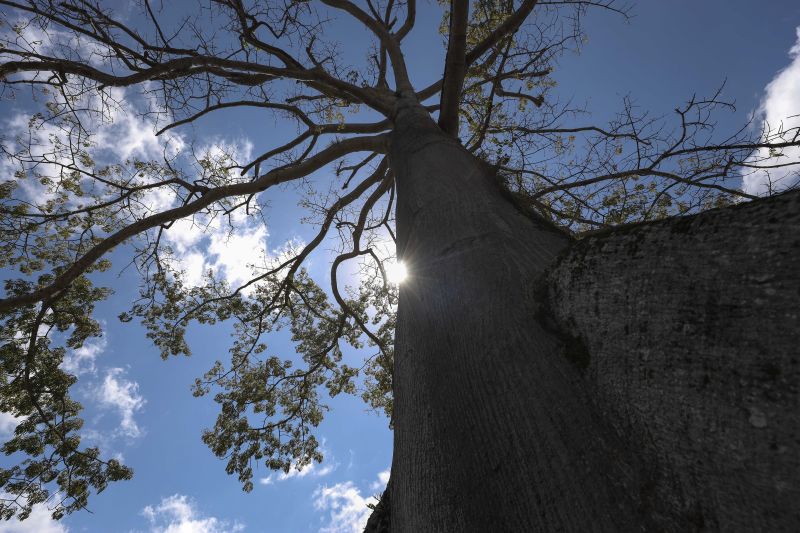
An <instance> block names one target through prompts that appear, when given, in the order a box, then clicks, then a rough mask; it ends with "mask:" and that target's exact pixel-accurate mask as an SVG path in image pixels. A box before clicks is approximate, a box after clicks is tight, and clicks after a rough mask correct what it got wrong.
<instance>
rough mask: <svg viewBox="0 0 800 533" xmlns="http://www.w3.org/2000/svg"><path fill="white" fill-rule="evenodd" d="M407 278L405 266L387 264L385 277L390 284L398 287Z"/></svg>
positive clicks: (399, 263) (398, 263) (400, 263)
mask: <svg viewBox="0 0 800 533" xmlns="http://www.w3.org/2000/svg"><path fill="white" fill-rule="evenodd" d="M407 276H408V272H407V270H406V265H404V264H403V263H402V261H401V262H397V263H394V262H392V263H388V264H387V265H386V277H387V278H389V282H390V283H394V284H395V285H400V284H401V283H403V281H404V280H405V279H406V277H407Z"/></svg>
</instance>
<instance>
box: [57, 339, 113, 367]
mask: <svg viewBox="0 0 800 533" xmlns="http://www.w3.org/2000/svg"><path fill="white" fill-rule="evenodd" d="M107 345H108V341H107V339H106V337H105V335H103V336H102V337H97V338H95V339H88V340H87V341H86V342H84V343H83V346H81V347H80V348H77V349H75V350H68V351H67V353H66V355H65V356H64V360H63V361H62V363H61V369H62V370H64V371H65V372H68V373H70V374H73V375H76V376H80V375H81V374H94V373H95V372H96V371H97V369H96V367H95V359H97V357H98V356H99V355H100V354H101V353H103V351H104V350H105V349H106V346H107Z"/></svg>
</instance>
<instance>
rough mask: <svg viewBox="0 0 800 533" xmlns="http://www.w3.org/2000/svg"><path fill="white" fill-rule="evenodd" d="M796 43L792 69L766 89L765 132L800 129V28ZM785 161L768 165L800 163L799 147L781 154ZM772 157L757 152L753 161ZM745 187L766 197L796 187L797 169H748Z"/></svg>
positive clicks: (762, 111) (791, 52)
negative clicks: (766, 130)
mask: <svg viewBox="0 0 800 533" xmlns="http://www.w3.org/2000/svg"><path fill="white" fill-rule="evenodd" d="M796 32H797V41H796V42H795V44H794V46H792V48H791V49H790V50H789V57H790V58H791V59H792V61H791V63H790V64H789V66H787V67H786V68H785V69H783V70H782V71H780V72H779V73H778V74H777V75H776V76H775V77H774V78H773V79H772V81H770V82H769V84H768V85H767V86H766V88H765V89H764V97H763V99H762V100H761V105H760V107H759V109H758V111H757V112H756V116H757V117H758V118H759V120H760V121H761V124H762V125H763V126H764V128H765V129H766V128H771V129H773V130H776V129H782V130H784V131H785V130H789V129H791V128H797V127H800V105H798V104H800V27H798V28H797V29H796ZM781 153H783V155H784V157H779V158H777V159H773V160H771V161H769V162H767V163H768V164H773V165H774V164H786V163H788V162H792V161H800V147H790V148H784V149H782V150H781ZM768 155H769V152H768V151H767V150H765V149H761V150H758V151H756V152H755V153H754V154H753V155H752V156H751V158H750V161H751V162H753V161H758V160H760V159H763V158H765V157H767V156H768ZM746 170H748V172H745V173H744V176H743V178H742V187H743V188H744V190H745V192H748V193H750V194H766V193H767V192H769V191H770V189H771V190H773V191H778V190H782V189H785V188H787V187H790V186H792V185H794V184H796V183H797V180H798V177H799V176H798V169H797V167H783V168H773V169H769V170H758V171H755V172H749V170H752V169H746Z"/></svg>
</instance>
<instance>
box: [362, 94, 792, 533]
mask: <svg viewBox="0 0 800 533" xmlns="http://www.w3.org/2000/svg"><path fill="white" fill-rule="evenodd" d="M394 123H395V128H394V130H393V133H392V139H391V150H390V159H391V165H392V168H393V170H394V172H395V176H396V182H397V192H398V196H397V202H398V203H397V238H398V256H399V257H400V258H401V259H402V261H404V262H405V264H406V268H407V270H408V273H409V275H408V278H407V280H406V281H405V282H404V284H403V286H402V288H401V291H400V300H399V305H398V316H397V330H396V342H395V362H394V391H393V392H394V427H395V430H394V439H395V441H394V457H393V462H392V472H391V490H387V491H386V493H385V495H384V496H385V498H384V499H385V505H383V506H382V508H383V512H384V516H386V517H388V518H387V519H386V520H383V519H382V520H381V524H383V525H382V526H381V527H383V528H386V527H387V526H386V524H387V523H388V530H390V531H392V532H393V533H400V532H425V531H436V532H442V531H453V532H462V531H492V532H501V531H514V532H522V531H525V532H529V531H530V532H533V531H541V532H551V531H575V532H590V531H609V532H619V531H698V530H702V529H704V528H705V529H708V528H709V527H710V528H714V527H722V526H723V525H727V524H728V522H724V521H722V520H720V519H719V518H718V517H717V518H714V519H712V518H711V516H712V515H711V514H709V513H707V506H708V505H710V504H709V503H708V501H710V499H713V498H711V497H704V496H703V495H702V494H701V493H700V491H701V490H702V489H703V486H702V479H704V478H698V477H697V474H692V473H686V476H689V477H690V478H691V479H692V480H698V479H699V480H700V482H698V483H695V485H691V483H690V484H689V485H691V486H692V487H696V488H697V490H694V491H692V490H689V489H686V488H685V485H686V483H684V477H685V476H684V473H683V472H680V471H679V470H680V469H681V468H683V467H684V466H685V465H687V464H688V463H687V462H686V461H683V462H681V461H678V462H675V463H670V462H668V461H667V460H665V459H663V457H662V456H664V455H670V454H671V449H670V446H672V445H673V442H678V441H679V440H680V439H678V438H677V437H674V436H672V432H680V431H685V429H684V428H685V426H682V425H681V424H680V422H682V421H685V419H686V417H691V416H695V414H694V411H697V410H702V409H703V408H704V406H703V405H702V404H697V403H693V404H691V405H692V407H693V409H694V411H692V410H691V409H690V410H689V411H687V412H682V414H676V413H672V414H670V415H667V416H664V417H662V419H664V420H665V421H664V423H663V424H661V425H658V424H656V425H657V429H658V431H656V429H651V428H649V427H648V426H646V425H642V424H641V421H640V420H639V419H638V418H634V416H633V414H631V413H630V412H629V411H631V410H634V409H635V408H634V407H633V406H635V405H638V404H637V403H636V399H634V398H632V395H633V394H635V391H633V389H628V388H627V387H628V385H627V383H628V382H630V381H631V379H632V378H630V377H629V374H630V373H631V372H628V374H623V375H624V377H625V378H626V379H628V382H625V380H624V379H622V378H620V380H619V382H620V383H621V384H620V385H619V386H618V387H617V388H616V389H613V390H612V391H610V392H607V391H602V389H605V388H606V387H607V386H608V384H607V382H606V381H603V379H601V378H599V377H597V374H598V373H603V372H605V371H606V367H604V366H602V365H601V364H600V362H601V361H602V359H601V358H600V357H599V356H597V355H595V351H596V350H598V349H599V348H598V346H600V347H605V348H603V349H606V350H607V352H602V353H612V354H615V356H616V352H615V351H614V350H615V346H614V342H616V341H612V342H609V341H608V340H604V339H605V334H604V333H603V332H602V330H600V329H599V326H597V327H595V325H594V324H595V323H593V322H590V321H581V320H583V319H582V315H583V314H585V309H584V307H582V305H584V304H585V302H586V301H588V300H586V298H588V296H587V295H590V297H591V298H596V294H597V292H596V291H594V290H593V289H586V288H584V287H583V286H579V285H574V284H573V282H572V281H571V278H569V277H568V276H569V275H570V273H571V272H572V271H573V266H572V265H573V264H574V263H575V262H576V261H578V262H579V261H581V260H582V261H584V262H585V261H588V260H589V259H588V257H589V256H590V255H592V253H591V252H587V253H586V254H584V255H583V256H581V257H582V258H583V259H573V257H574V256H573V255H572V254H574V253H580V252H579V251H576V250H581V249H583V248H585V247H586V246H588V245H587V244H586V242H590V241H585V242H581V243H579V244H577V245H576V244H574V243H573V241H572V240H571V239H570V238H569V237H567V236H566V235H565V234H563V233H562V232H560V231H559V230H558V229H556V228H554V227H552V226H551V225H549V224H547V223H546V222H544V221H541V220H536V219H535V218H532V217H530V216H526V215H525V214H524V213H523V212H521V211H520V210H519V209H517V208H516V207H515V206H514V204H513V203H512V202H511V201H509V200H508V199H507V197H506V196H504V194H503V193H502V190H501V188H500V187H499V186H498V185H497V182H496V180H494V179H493V177H492V175H491V171H490V169H488V168H487V167H486V166H485V165H484V164H482V163H481V162H480V161H478V160H476V159H475V158H474V157H473V156H472V155H471V154H469V153H468V152H467V151H466V150H465V149H464V148H463V147H462V146H460V145H459V144H458V142H457V141H456V140H455V139H453V138H452V137H450V136H448V135H446V134H445V133H443V132H442V131H441V130H440V129H439V128H438V127H437V126H436V124H435V123H434V122H433V121H432V120H431V118H430V117H429V115H428V113H427V112H426V111H425V110H424V109H422V108H421V107H420V106H419V105H417V104H415V103H413V102H409V103H407V104H406V105H405V106H403V107H401V108H400V109H399V110H398V113H397V115H396V117H395V119H394ZM666 224H667V225H669V224H671V223H666ZM676 224H678V223H677V222H676ZM600 240H602V239H601V238H600V237H595V238H594V239H593V240H592V241H591V242H596V241H597V242H599V241H600ZM720 246H721V245H720ZM559 257H561V258H562V259H561V260H560V263H558V265H557V266H554V265H555V262H556V260H557V259H558V258H559ZM592 257H596V260H597V261H606V260H607V261H608V263H609V264H612V263H613V264H614V265H615V267H614V268H615V269H616V273H617V275H618V278H617V279H618V280H620V279H621V280H623V281H617V282H616V283H623V284H624V283H626V282H625V281H624V280H626V279H642V278H644V279H646V277H647V274H646V272H645V271H640V270H631V271H630V272H626V271H625V269H621V268H620V264H621V263H620V258H619V252H616V253H614V254H610V255H609V259H606V252H596V253H595V254H594V255H593V256H592ZM612 258H613V259H612ZM624 258H625V259H627V258H629V255H627V254H626V255H625V256H624ZM548 268H549V269H551V270H550V272H548ZM592 268H594V267H591V268H589V267H587V268H585V271H584V272H585V274H584V275H585V276H586V280H585V285H586V286H589V285H591V283H592V282H593V278H592V274H591V269H592ZM613 270H614V269H609V270H608V274H607V277H606V278H602V279H603V280H605V281H604V282H605V283H606V284H608V285H609V286H608V287H605V288H602V287H601V286H600V285H598V290H606V291H608V295H607V296H606V297H607V298H608V299H610V301H611V300H613V297H612V296H611V294H612V291H613V290H615V289H616V288H618V286H616V287H615V286H614V285H613V284H614V283H615V281H614V279H615V278H614V277H613ZM547 283H550V284H552V286H551V287H548V285H547ZM597 283H600V279H599V278H598V280H597ZM675 290H676V291H679V290H683V289H680V288H678V289H675ZM587 291H588V292H587ZM562 293H570V294H573V295H574V296H573V299H569V298H564V302H565V303H563V304H562V302H561V301H560V299H561V298H562ZM676 294H677V292H676ZM795 294H796V291H795ZM652 296H653V295H650V294H647V293H646V291H644V292H641V293H639V294H638V295H637V296H636V297H637V298H643V299H645V300H651V303H650V304H649V305H651V307H652V309H658V304H659V301H658V295H655V296H656V298H655V299H653V298H652ZM633 297H634V296H633V295H631V298H633ZM593 301H594V300H592V302H593ZM637 301H638V300H637ZM598 309H599V308H598ZM595 311H596V312H595V314H594V315H591V316H593V317H596V316H598V315H597V312H599V311H597V309H595ZM608 311H609V313H611V314H610V315H608V316H607V317H606V318H605V321H606V322H603V324H606V323H609V322H613V321H614V320H615V318H614V313H616V312H617V310H615V309H614V308H612V307H609V308H608ZM579 315H580V316H579ZM626 316H627V317H628V318H626V320H629V321H630V323H631V324H634V323H636V324H638V323H637V322H635V321H636V320H640V319H639V318H637V317H635V316H632V315H631V316H628V315H626ZM654 316H666V315H663V314H662V315H654ZM587 320H588V319H587ZM795 320H796V315H795ZM598 324H599V323H598ZM617 326H619V324H617V325H616V326H615V327H617ZM712 326H713V324H712ZM620 327H621V326H620ZM682 327H683V326H682ZM710 327H711V326H710ZM592 328H595V329H592ZM795 328H796V324H795ZM681 331H683V330H681ZM687 333H688V332H687ZM637 336H641V335H638V333H637V334H636V335H634V334H631V337H637ZM637 338H638V337H637ZM671 342H673V340H672V339H671V338H669V337H667V336H664V335H662V336H661V337H660V338H658V339H654V340H653V341H652V344H658V343H663V344H664V345H665V346H668V345H670V343H671ZM729 344H730V343H728V345H729ZM584 348H587V349H588V351H587V349H584ZM617 348H620V349H625V350H628V348H627V347H624V346H623V345H622V344H618V345H617ZM608 350H610V352H609V351H608ZM665 350H666V351H667V352H668V351H669V350H668V349H667V348H665ZM665 353H666V352H665ZM631 357H632V356H631V355H630V354H627V359H630V358H631ZM787 357H788V356H787ZM608 359H609V357H606V358H605V360H606V361H607V360H608ZM779 363H780V365H784V364H786V361H785V360H784V359H781V360H780V361H779ZM587 364H588V368H587ZM606 364H607V365H608V364H609V363H606ZM681 364H682V363H681ZM623 366H624V365H623ZM679 366H680V365H678V364H677V363H676V365H675V367H676V368H678V367H679ZM625 368H628V367H625ZM770 368H771V367H770ZM781 368H782V367H781ZM787 370H788V369H787ZM796 370H797V368H796V366H795V367H793V371H796ZM654 371H655V370H654ZM620 373H621V371H618V374H620ZM608 379H609V380H611V381H612V382H613V381H614V378H613V377H608ZM638 379H640V380H641V378H638ZM676 379H677V378H676ZM787 379H788V375H787ZM615 383H616V382H615ZM794 383H795V384H796V380H795V382H794ZM637 386H638V387H639V389H643V388H646V384H644V383H643V382H641V381H640V382H637ZM720 386H721V385H720ZM632 391H633V392H632ZM673 392H674V394H676V395H678V396H680V394H681V389H680V387H676V388H675V389H674V391H673ZM795 392H796V391H795ZM659 394H660V393H659V392H658V391H657V390H655V391H648V392H647V393H646V394H645V396H644V397H645V400H642V401H643V402H645V403H646V404H647V405H648V406H650V407H652V408H653V410H657V409H658V408H659V405H661V408H662V409H663V410H664V411H669V410H673V409H674V410H676V411H677V410H680V409H681V407H680V405H679V404H676V403H675V402H673V403H670V404H668V405H666V404H663V403H662V404H659V403H658V398H659ZM598 398H600V400H598ZM715 398H716V397H715ZM793 398H794V402H795V406H796V395H795V396H794V397H793ZM719 401H720V402H722V401H723V400H722V399H719ZM785 401H786V402H788V403H787V405H790V404H791V402H792V398H789V397H786V398H785ZM648 402H649V403H648ZM759 405H761V404H759ZM755 407H756V408H758V409H760V411H758V412H757V411H751V413H755V414H754V415H753V416H755V417H756V420H757V422H756V425H759V424H760V420H761V419H760V418H758V416H759V415H758V413H759V412H760V413H763V414H764V416H766V417H767V419H768V420H770V422H769V423H771V421H772V418H770V417H772V416H773V411H771V410H765V409H766V407H763V406H762V407H758V406H755ZM622 415H625V416H627V418H626V417H624V416H622ZM647 416H651V414H650V413H648V414H647ZM780 416H784V415H783V413H782V414H780V415H778V414H776V415H775V417H776V426H777V419H778V418H779V417H780ZM709 419H710V418H709ZM704 420H705V418H704ZM744 422H745V423H746V424H747V425H748V426H749V427H752V426H753V422H752V420H750V421H748V418H747V417H745V419H744ZM718 423H719V424H724V423H725V420H720V421H719V422H718ZM768 427H769V426H768ZM643 428H644V429H643ZM759 429H763V428H759ZM790 433H792V435H794V437H795V440H794V441H793V442H792V443H791V444H789V443H788V441H789V440H791V437H787V438H786V439H782V440H780V441H778V444H777V445H778V446H779V448H780V447H781V446H784V448H780V449H781V450H784V451H782V452H780V453H787V454H791V453H792V451H794V450H796V446H797V440H796V436H797V434H798V433H797V432H796V431H793V430H792V431H790ZM651 435H655V436H656V437H657V438H659V437H661V436H667V437H670V438H672V439H673V440H667V442H666V443H665V444H663V445H661V446H660V447H658V446H655V447H653V446H651V448H647V449H645V448H644V447H645V446H647V445H648V443H647V438H648V437H649V436H651ZM761 435H763V433H759V434H758V435H757V436H756V437H754V439H756V440H758V439H760V438H761ZM676 439H678V440H676ZM680 442H681V443H685V442H686V439H684V440H680ZM759 442H762V441H761V440H759ZM728 444H730V443H728ZM768 444H769V443H768ZM743 446H752V443H751V444H743ZM791 446H794V448H793V447H791ZM704 449H705V450H706V452H707V453H706V455H705V456H704V459H706V458H707V459H708V461H709V463H710V464H711V463H713V462H714V459H712V458H710V457H709V455H710V454H711V453H712V449H711V447H710V446H707V447H706V448H704ZM678 453H680V452H678ZM777 453H778V452H774V455H775V454H777ZM734 456H735V453H733V452H732V453H731V454H729V456H728V457H727V458H726V459H721V460H720V461H722V462H723V463H724V462H726V461H729V460H732V457H734ZM737 457H738V456H737ZM754 457H755V456H754ZM796 457H797V454H796V453H795V454H793V459H792V460H793V461H796ZM655 459H658V461H656V460H655ZM692 459H693V458H689V459H687V461H691V460H692ZM763 459H764V460H765V461H768V460H771V459H767V458H763ZM754 460H755V459H754ZM714 464H715V463H714ZM752 466H754V467H758V465H757V464H755V463H754V464H753V465H752ZM765 468H766V467H765ZM770 468H771V467H770ZM698 469H699V470H702V468H695V470H698ZM682 476H684V477H682ZM693 476H694V477H693ZM787 476H789V477H791V475H788V474H787ZM742 479H744V478H742ZM747 479H750V478H747ZM793 479H795V480H796V476H795V477H794V478H793ZM693 482H694V481H693ZM781 483H783V484H778V485H780V487H782V488H780V489H779V490H785V491H789V494H796V492H794V493H793V492H791V491H793V490H796V487H797V484H796V483H794V484H793V485H792V483H793V482H792V481H791V480H788V481H782V482H781ZM786 483H788V484H789V486H787V485H786ZM778 485H776V486H778ZM739 490H740V492H742V493H744V492H747V491H750V490H751V489H749V488H748V489H747V490H746V491H745V490H744V489H741V488H740V489H739ZM776 490H778V489H776ZM740 500H741V499H739V500H737V501H740ZM795 500H796V498H795ZM782 501H783V500H782ZM787 501H788V500H787ZM389 502H390V503H389ZM770 509H772V510H773V511H771V512H776V511H775V509H776V507H775V506H773V507H770ZM740 514H741V513H740ZM784 514H785V513H784ZM372 523H373V524H374V523H377V520H373V521H372ZM731 523H734V524H745V523H746V524H760V523H761V522H759V521H758V520H751V521H749V522H748V521H746V520H744V519H741V520H739V519H737V520H734V521H733V522H731ZM766 523H767V522H764V524H766ZM769 523H770V524H778V523H779V521H774V520H773V521H771V522H769ZM368 530H369V528H368ZM384 530H387V529H382V531H384ZM755 530H757V529H755Z"/></svg>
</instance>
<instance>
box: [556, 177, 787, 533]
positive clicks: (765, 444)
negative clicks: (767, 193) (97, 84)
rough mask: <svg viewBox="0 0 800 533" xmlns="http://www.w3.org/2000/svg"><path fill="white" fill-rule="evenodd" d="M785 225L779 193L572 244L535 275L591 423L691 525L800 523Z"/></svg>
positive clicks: (725, 527)
mask: <svg viewBox="0 0 800 533" xmlns="http://www.w3.org/2000/svg"><path fill="white" fill-rule="evenodd" d="M799 229H800V193H798V192H794V193H788V194H784V195H781V196H778V197H773V198H770V199H766V200H759V201H754V202H750V203H747V204H743V205H740V206H736V207H733V208H726V209H720V210H714V211H708V212H705V213H702V214H700V215H697V216H694V217H687V218H681V219H673V220H666V221H662V222H656V223H652V224H643V225H638V226H633V227H630V228H623V229H618V230H615V231H613V232H611V233H608V234H606V235H597V236H593V237H589V238H586V239H584V240H582V241H581V242H579V243H578V244H576V245H575V246H573V247H571V248H570V250H569V251H568V252H567V253H566V254H565V255H564V256H563V258H562V259H561V260H560V262H559V263H558V264H557V266H556V267H555V268H554V269H553V270H552V272H550V274H549V275H548V277H547V280H546V287H547V290H548V291H549V300H550V310H549V311H550V313H551V315H552V316H554V317H555V319H556V320H557V322H558V329H559V330H560V331H563V332H565V333H566V335H567V336H568V337H569V338H570V339H571V342H572V345H573V346H574V347H576V349H575V351H574V353H573V355H575V357H574V359H576V362H578V363H579V364H581V365H583V366H585V370H584V373H585V379H586V381H587V383H589V384H590V385H591V387H592V389H593V390H592V391H591V392H592V396H593V397H594V398H595V399H596V400H597V402H598V405H599V406H600V407H601V409H602V411H603V417H604V418H605V419H606V420H608V421H609V423H612V424H614V426H615V427H616V429H617V431H618V432H619V433H620V434H621V435H623V436H624V438H625V439H626V440H628V441H630V442H632V443H633V444H634V446H636V447H638V448H640V449H641V453H642V456H643V457H644V458H645V459H646V463H647V464H649V465H650V467H649V468H650V474H649V476H650V477H651V479H652V486H651V488H650V490H651V491H652V492H653V494H654V495H655V496H656V498H658V499H661V500H665V501H667V502H669V504H670V506H672V507H676V508H684V509H686V510H687V511H689V513H690V517H691V520H692V521H693V523H694V525H695V526H696V528H697V529H704V530H709V531H718V530H720V531H731V532H739V531H764V532H778V531H786V532H789V531H792V532H795V531H800V396H798V388H800V304H799V303H798V302H800V231H798V230H799ZM676 530H677V529H676Z"/></svg>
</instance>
